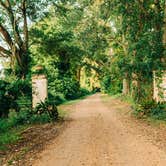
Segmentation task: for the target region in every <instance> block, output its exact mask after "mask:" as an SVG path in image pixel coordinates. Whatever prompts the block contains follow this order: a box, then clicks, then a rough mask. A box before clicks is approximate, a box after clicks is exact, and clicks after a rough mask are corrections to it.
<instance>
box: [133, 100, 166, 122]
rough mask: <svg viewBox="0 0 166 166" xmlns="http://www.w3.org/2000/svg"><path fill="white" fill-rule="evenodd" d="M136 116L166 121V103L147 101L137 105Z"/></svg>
mask: <svg viewBox="0 0 166 166" xmlns="http://www.w3.org/2000/svg"><path fill="white" fill-rule="evenodd" d="M135 114H136V115H137V116H139V117H143V116H148V117H152V118H154V119H157V120H166V102H160V103H157V102H155V101H145V102H142V103H140V104H136V105H135Z"/></svg>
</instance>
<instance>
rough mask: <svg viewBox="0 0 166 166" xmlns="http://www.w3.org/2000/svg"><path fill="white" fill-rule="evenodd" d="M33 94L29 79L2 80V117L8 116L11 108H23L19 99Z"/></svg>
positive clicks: (0, 105)
mask: <svg viewBox="0 0 166 166" xmlns="http://www.w3.org/2000/svg"><path fill="white" fill-rule="evenodd" d="M25 95H26V96H31V87H30V84H29V81H27V80H16V81H13V82H11V83H8V82H6V81H3V80H0V117H7V116H8V113H9V109H15V110H16V111H19V110H20V109H21V107H20V105H19V103H18V99H19V97H23V96H25Z"/></svg>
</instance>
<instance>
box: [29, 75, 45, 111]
mask: <svg viewBox="0 0 166 166" xmlns="http://www.w3.org/2000/svg"><path fill="white" fill-rule="evenodd" d="M47 87H48V81H47V77H46V75H45V74H35V75H33V76H32V107H33V108H35V107H36V106H37V104H38V103H40V102H41V101H42V102H44V101H45V99H46V98H47V97H48V90H47Z"/></svg>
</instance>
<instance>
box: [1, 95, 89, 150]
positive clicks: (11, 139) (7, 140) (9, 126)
mask: <svg viewBox="0 0 166 166" xmlns="http://www.w3.org/2000/svg"><path fill="white" fill-rule="evenodd" d="M87 96H90V95H87ZM87 96H83V97H81V98H79V99H76V100H71V101H66V102H64V103H63V104H62V105H72V104H75V103H78V102H80V101H81V100H82V99H85V98H86V97H87ZM58 113H59V117H60V119H63V118H64V117H66V116H68V114H69V112H68V111H65V110H63V109H61V108H60V107H59V106H58ZM49 121H50V119H49V117H48V116H47V115H42V116H40V117H39V116H36V115H34V116H31V117H29V115H28V113H27V112H20V114H17V113H15V112H12V113H11V114H10V115H9V118H8V119H0V151H6V150H7V146H8V145H9V144H14V143H16V142H17V141H18V140H20V139H21V132H22V131H23V130H25V129H26V128H28V127H30V126H32V125H33V124H44V123H48V122H49Z"/></svg>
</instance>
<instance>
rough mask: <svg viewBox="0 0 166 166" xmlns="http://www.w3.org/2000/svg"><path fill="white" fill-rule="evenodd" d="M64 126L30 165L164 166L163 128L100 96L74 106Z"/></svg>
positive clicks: (94, 96)
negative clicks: (136, 117) (132, 114)
mask: <svg viewBox="0 0 166 166" xmlns="http://www.w3.org/2000/svg"><path fill="white" fill-rule="evenodd" d="M72 110H73V111H71V113H70V115H69V117H68V120H69V121H70V122H69V123H68V125H67V127H66V128H65V129H64V130H63V131H62V132H61V133H60V134H59V135H58V136H57V137H56V138H55V139H54V140H53V141H52V143H51V144H50V145H48V146H47V147H46V148H45V150H44V151H43V152H42V153H40V154H39V155H38V158H37V159H36V161H34V162H33V163H32V166H166V142H165V140H166V129H165V127H164V126H163V127H162V126H161V127H159V126H158V127H155V126H151V125H149V124H148V123H146V122H142V121H140V120H136V119H135V118H132V117H131V115H130V111H129V110H130V108H129V106H128V105H127V104H125V103H123V102H121V101H119V100H115V99H110V100H109V101H105V102H103V100H102V97H101V95H100V94H97V95H93V96H91V97H88V98H87V99H84V100H82V101H81V102H79V103H77V104H74V106H73V107H72Z"/></svg>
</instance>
